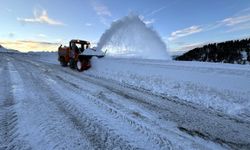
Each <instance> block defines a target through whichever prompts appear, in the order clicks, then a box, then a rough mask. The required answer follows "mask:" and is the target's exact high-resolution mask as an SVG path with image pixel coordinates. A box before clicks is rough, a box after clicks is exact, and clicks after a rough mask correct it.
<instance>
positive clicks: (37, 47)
mask: <svg viewBox="0 0 250 150" xmlns="http://www.w3.org/2000/svg"><path fill="white" fill-rule="evenodd" d="M0 44H1V45H3V46H4V47H6V48H9V49H16V50H20V51H23V52H28V51H56V50H57V48H58V46H59V45H60V44H59V43H52V42H43V41H33V40H17V41H11V40H0Z"/></svg>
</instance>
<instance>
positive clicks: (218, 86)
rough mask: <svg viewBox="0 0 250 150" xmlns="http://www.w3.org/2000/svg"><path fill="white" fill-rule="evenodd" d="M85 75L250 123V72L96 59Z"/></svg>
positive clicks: (222, 66)
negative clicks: (175, 99)
mask: <svg viewBox="0 0 250 150" xmlns="http://www.w3.org/2000/svg"><path fill="white" fill-rule="evenodd" d="M92 63H93V67H92V68H91V69H90V70H89V71H87V72H85V74H89V75H93V76H98V77H101V78H106V79H112V80H114V81H118V82H120V83H121V84H126V85H130V86H133V87H135V88H137V89H144V90H147V91H151V92H153V93H155V94H159V95H168V96H171V97H177V98H179V99H181V100H184V101H189V102H192V103H195V104H198V105H202V106H205V107H207V108H213V109H215V110H219V111H222V112H224V113H227V114H231V115H239V116H242V117H247V118H248V120H250V94H249V93H250V80H249V79H250V68H249V66H248V65H247V66H246V65H230V64H215V63H201V62H177V61H159V60H140V59H121V58H120V59H118V58H103V59H94V60H93V61H92Z"/></svg>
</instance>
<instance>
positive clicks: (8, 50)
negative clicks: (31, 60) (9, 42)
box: [0, 45, 19, 53]
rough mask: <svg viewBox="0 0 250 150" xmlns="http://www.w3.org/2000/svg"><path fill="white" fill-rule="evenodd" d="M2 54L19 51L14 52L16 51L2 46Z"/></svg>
mask: <svg viewBox="0 0 250 150" xmlns="http://www.w3.org/2000/svg"><path fill="white" fill-rule="evenodd" d="M0 52H15V53H17V52H19V51H18V50H14V49H7V48H5V47H3V46H2V45H0Z"/></svg>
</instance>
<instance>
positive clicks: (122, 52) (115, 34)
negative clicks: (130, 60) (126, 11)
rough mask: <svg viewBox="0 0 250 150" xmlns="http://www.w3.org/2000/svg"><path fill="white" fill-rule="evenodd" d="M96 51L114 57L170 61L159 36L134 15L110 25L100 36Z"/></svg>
mask: <svg viewBox="0 0 250 150" xmlns="http://www.w3.org/2000/svg"><path fill="white" fill-rule="evenodd" d="M97 48H98V49H101V50H103V51H105V50H106V49H107V50H108V51H107V55H110V56H116V57H134V58H146V59H164V60H167V59H170V57H169V55H168V53H167V49H166V45H165V43H164V42H163V41H162V40H161V38H160V37H159V35H158V34H157V33H156V32H155V31H154V30H152V29H151V28H149V27H147V26H146V24H145V23H144V22H143V21H142V20H141V19H140V18H139V17H138V16H136V15H133V14H130V15H129V16H126V17H124V18H122V19H120V20H117V21H115V22H113V23H112V25H111V27H110V29H108V30H107V31H106V32H104V34H103V35H102V36H101V38H100V41H99V43H98V45H97Z"/></svg>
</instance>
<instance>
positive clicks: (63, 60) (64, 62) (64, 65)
mask: <svg viewBox="0 0 250 150" xmlns="http://www.w3.org/2000/svg"><path fill="white" fill-rule="evenodd" d="M60 64H61V66H63V67H67V65H68V63H67V62H66V61H65V58H64V57H61V58H60Z"/></svg>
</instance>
